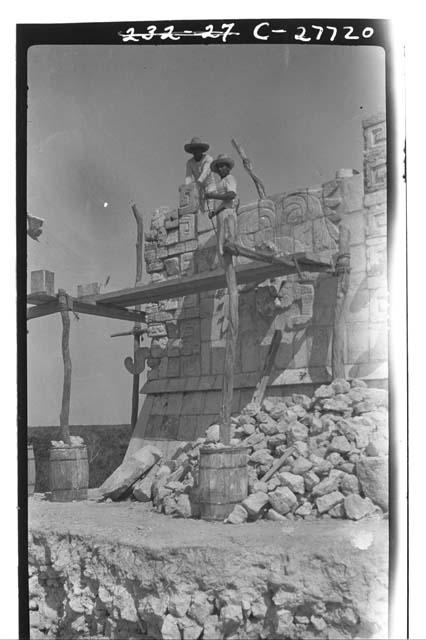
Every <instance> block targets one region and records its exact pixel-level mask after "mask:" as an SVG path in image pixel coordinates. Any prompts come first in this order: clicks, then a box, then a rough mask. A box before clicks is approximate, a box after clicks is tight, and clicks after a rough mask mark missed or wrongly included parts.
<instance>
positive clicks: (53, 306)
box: [27, 298, 59, 320]
mask: <svg viewBox="0 0 426 640" xmlns="http://www.w3.org/2000/svg"><path fill="white" fill-rule="evenodd" d="M58 311H59V304H58V300H57V299H56V298H54V300H53V301H52V302H47V303H46V304H39V305H37V306H36V307H30V308H29V309H27V320H34V318H42V317H43V316H50V315H51V314H52V313H58Z"/></svg>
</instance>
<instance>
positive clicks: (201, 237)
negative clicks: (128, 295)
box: [135, 115, 388, 441]
mask: <svg viewBox="0 0 426 640" xmlns="http://www.w3.org/2000/svg"><path fill="white" fill-rule="evenodd" d="M363 131H364V172H363V175H361V174H358V173H355V174H354V173H353V172H351V171H349V172H348V171H345V170H341V171H338V172H337V173H336V178H335V179H333V180H330V181H328V182H326V183H324V184H322V185H314V186H312V187H309V188H305V189H300V190H298V191H296V192H291V193H281V194H277V195H274V196H270V197H268V199H265V200H261V201H256V202H253V203H250V204H246V205H242V206H240V208H239V210H238V235H239V240H240V242H241V243H242V244H244V245H245V246H247V247H249V248H268V247H269V248H272V249H276V250H278V251H284V252H290V253H294V252H297V251H311V252H314V253H316V254H317V255H320V256H323V257H325V258H330V257H332V256H335V255H336V253H337V248H338V235H339V230H338V225H339V223H340V224H344V225H345V226H347V227H349V229H350V232H351V241H350V253H351V274H350V289H349V293H348V295H347V305H346V318H347V331H346V350H345V363H346V377H347V378H348V379H352V378H361V379H364V380H365V381H367V382H368V383H372V384H374V386H382V385H383V384H385V382H386V380H387V348H388V347H387V344H388V342H387V282H386V122H385V117H384V116H383V115H379V116H376V117H373V118H370V119H368V120H365V121H364V122H363ZM179 193H180V195H179V206H178V208H177V210H171V209H169V208H167V207H162V208H160V209H158V210H157V211H156V212H155V213H154V214H153V217H152V222H151V228H150V230H149V232H148V233H147V234H146V244H145V260H146V265H147V266H146V268H147V272H148V273H149V274H150V278H151V280H152V282H156V281H160V280H164V279H173V278H182V277H185V276H190V275H193V274H197V273H203V272H205V271H208V270H212V269H216V268H217V267H218V257H217V252H216V237H215V232H214V230H213V228H212V226H211V222H210V221H209V219H208V217H207V214H206V213H205V212H202V211H201V210H200V203H199V201H198V195H197V193H196V191H195V190H194V188H193V186H192V185H185V186H182V187H181V188H180V192H179ZM238 262H240V263H241V262H249V261H248V260H247V259H246V258H239V259H238ZM304 276H305V279H304V280H303V282H300V281H299V279H298V277H297V276H287V277H280V278H275V279H273V280H268V281H265V282H262V283H260V284H259V285H258V286H253V287H248V286H246V287H240V296H239V316H240V327H239V341H238V347H237V361H236V365H235V395H234V410H235V411H238V410H239V409H241V408H242V407H243V406H244V405H245V404H246V403H247V402H248V401H249V400H250V398H251V395H252V393H253V390H254V388H255V386H256V384H257V382H258V380H259V377H260V373H261V370H262V366H263V363H264V360H265V357H266V353H267V351H268V348H269V345H270V342H271V339H272V335H273V333H274V330H275V329H281V330H282V333H283V337H282V343H281V345H280V347H279V350H278V353H277V356H276V360H275V367H274V370H273V372H272V376H271V387H272V389H271V393H273V395H275V396H279V395H288V394H289V393H292V392H304V393H308V394H310V393H311V392H312V390H313V389H314V388H316V387H317V386H318V385H319V384H323V383H328V382H329V381H330V380H331V367H330V364H331V339H332V326H333V308H334V302H335V296H336V278H334V277H333V276H331V275H330V274H326V273H321V274H318V273H317V274H315V273H314V274H313V273H305V274H304ZM226 305H227V295H226V291H225V290H217V291H207V292H203V293H201V294H192V295H188V296H186V297H185V298H179V299H175V300H167V301H164V302H160V303H159V304H153V305H147V306H146V309H145V310H146V312H147V322H148V337H149V341H150V344H149V347H148V348H147V347H143V349H144V355H145V356H146V357H147V364H148V367H149V371H148V376H147V383H146V384H145V386H144V387H143V389H142V390H141V392H142V393H144V394H146V396H147V397H146V400H145V404H144V406H143V408H142V411H141V414H140V417H139V421H138V425H137V427H136V431H135V433H137V435H138V438H139V439H140V438H146V439H150V440H152V439H154V440H167V441H172V440H175V441H176V440H192V439H194V438H196V437H198V436H200V435H203V433H204V431H205V429H206V427H207V426H208V425H209V424H211V423H212V422H213V421H215V420H216V419H217V416H218V413H219V409H220V402H221V388H222V373H223V362H224V352H225V334H226V319H225V318H226Z"/></svg>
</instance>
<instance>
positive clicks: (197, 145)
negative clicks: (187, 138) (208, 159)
mask: <svg viewBox="0 0 426 640" xmlns="http://www.w3.org/2000/svg"><path fill="white" fill-rule="evenodd" d="M209 148H210V145H209V144H207V142H201V140H200V138H192V140H191V142H187V144H186V145H185V147H184V149H185V151H186V152H187V153H194V151H195V150H196V149H201V151H207V149H209Z"/></svg>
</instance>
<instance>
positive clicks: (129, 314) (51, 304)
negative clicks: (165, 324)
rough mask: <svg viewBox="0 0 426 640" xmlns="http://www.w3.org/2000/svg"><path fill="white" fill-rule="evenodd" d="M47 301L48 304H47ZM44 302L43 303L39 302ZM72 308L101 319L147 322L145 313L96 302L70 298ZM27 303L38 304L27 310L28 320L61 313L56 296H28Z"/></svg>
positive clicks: (77, 311)
mask: <svg viewBox="0 0 426 640" xmlns="http://www.w3.org/2000/svg"><path fill="white" fill-rule="evenodd" d="M46 299H47V302H46ZM40 300H42V301H43V302H41V303H40V302H39V301H40ZM69 301H70V308H71V307H72V309H73V311H75V312H76V313H83V314H86V315H89V316H100V317H101V318H113V319H115V320H128V321H129V322H145V312H144V311H133V310H132V309H126V308H121V307H116V306H114V305H104V304H96V303H95V302H87V300H86V301H82V300H79V299H78V298H73V297H72V296H69ZM27 302H29V303H30V304H36V306H34V307H30V309H28V310H27V320H33V319H34V318H41V317H43V316H48V315H50V314H52V313H57V312H58V311H59V305H58V299H57V297H56V296H48V297H42V296H39V295H38V294H37V295H36V296H34V295H31V294H30V295H28V296H27Z"/></svg>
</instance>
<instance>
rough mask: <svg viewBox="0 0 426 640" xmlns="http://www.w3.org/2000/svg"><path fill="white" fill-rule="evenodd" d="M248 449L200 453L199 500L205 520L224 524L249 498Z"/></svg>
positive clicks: (201, 515) (232, 448) (214, 450)
mask: <svg viewBox="0 0 426 640" xmlns="http://www.w3.org/2000/svg"><path fill="white" fill-rule="evenodd" d="M247 459H248V450H247V447H222V448H220V449H209V448H207V447H202V448H201V449H200V466H199V476H198V487H197V499H198V504H199V512H200V517H201V518H203V520H224V519H225V518H226V517H227V516H229V514H230V513H231V511H232V510H233V508H234V507H235V505H236V504H238V503H239V502H241V501H242V500H244V498H246V497H247V491H248V470H247Z"/></svg>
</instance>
